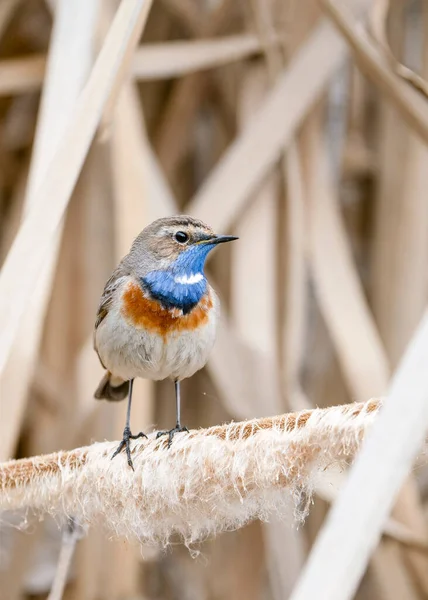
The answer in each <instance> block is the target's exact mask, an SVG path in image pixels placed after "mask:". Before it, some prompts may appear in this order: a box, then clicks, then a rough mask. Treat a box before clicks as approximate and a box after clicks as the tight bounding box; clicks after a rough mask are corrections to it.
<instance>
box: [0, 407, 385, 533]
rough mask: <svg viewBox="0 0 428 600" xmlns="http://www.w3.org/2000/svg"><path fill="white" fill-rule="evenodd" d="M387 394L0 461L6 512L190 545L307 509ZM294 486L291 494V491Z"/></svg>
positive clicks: (0, 497) (0, 494)
mask: <svg viewBox="0 0 428 600" xmlns="http://www.w3.org/2000/svg"><path fill="white" fill-rule="evenodd" d="M380 404H381V403H380V401H379V400H371V401H369V402H366V403H361V404H352V405H345V406H338V407H332V408H328V409H315V410H307V411H302V412H299V413H289V414H285V415H281V416H277V417H270V418H263V419H257V420H253V421H244V422H241V423H232V424H228V425H223V426H218V427H212V428H210V429H201V430H194V431H191V432H190V434H183V435H178V436H176V438H175V439H174V443H173V446H172V447H171V448H170V449H168V448H167V444H166V441H165V440H164V439H162V438H161V439H159V440H156V437H155V436H154V435H153V436H152V437H151V438H150V439H149V440H148V441H144V442H141V443H140V442H138V443H136V444H135V446H134V449H133V455H134V456H133V461H134V466H135V472H133V471H131V470H130V469H129V468H128V467H127V466H126V460H125V457H124V456H120V457H118V458H116V459H115V460H114V461H111V460H110V457H111V455H112V452H113V450H114V448H115V447H116V444H117V443H116V442H104V443H97V444H93V445H92V446H88V447H85V448H77V449H75V450H71V451H69V452H57V453H55V454H50V455H47V456H37V457H33V458H29V459H23V460H17V461H10V462H7V463H3V464H2V465H0V510H6V509H9V510H10V509H20V508H25V507H31V508H33V509H35V510H37V511H41V512H49V513H51V514H53V515H54V516H59V517H64V516H65V517H70V516H74V517H75V518H76V519H77V520H78V521H79V523H82V524H94V523H96V522H98V523H100V522H101V523H104V524H106V525H107V527H108V528H109V529H110V530H113V531H114V532H115V533H117V534H118V535H126V536H129V537H134V538H138V539H140V540H145V541H149V542H157V543H162V544H167V543H168V542H169V541H170V538H171V535H173V534H175V533H178V534H179V535H180V537H181V538H183V539H184V541H185V542H186V543H191V542H195V541H197V540H200V539H203V538H204V537H206V536H207V535H211V534H215V533H218V532H220V531H223V530H227V529H231V528H236V527H239V526H241V525H243V524H244V523H246V522H248V521H249V520H251V519H254V518H262V519H265V518H267V517H268V516H269V515H270V514H272V513H273V512H278V511H279V510H280V509H281V507H283V505H284V503H285V502H287V501H288V499H291V501H292V502H294V504H295V506H296V508H299V505H300V503H301V499H302V493H309V494H310V493H311V491H312V489H313V486H314V484H315V483H316V479H317V477H319V476H320V473H321V472H322V471H323V470H325V469H326V468H327V467H329V466H330V465H332V464H337V463H339V464H344V463H345V462H346V461H349V460H350V459H351V458H352V456H353V455H354V453H355V452H356V451H357V450H358V448H359V446H360V443H361V441H362V439H363V437H364V434H365V431H366V429H367V427H368V426H369V425H370V424H371V423H372V421H373V420H374V417H375V415H376V413H377V412H378V409H379V408H380ZM284 492H287V494H284Z"/></svg>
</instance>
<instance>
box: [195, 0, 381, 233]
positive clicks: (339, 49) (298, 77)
mask: <svg viewBox="0 0 428 600" xmlns="http://www.w3.org/2000/svg"><path fill="white" fill-rule="evenodd" d="M350 4H351V5H352V8H353V10H354V11H355V13H357V14H359V15H363V14H364V13H365V11H366V10H367V9H368V7H369V5H370V2H369V1H367V0H355V1H353V2H351V3H350ZM345 54H346V46H345V43H344V42H343V41H342V40H341V39H340V38H339V37H338V36H337V35H336V33H335V31H334V30H333V29H332V27H331V26H330V24H329V23H326V22H324V21H323V22H321V23H320V24H319V25H318V26H317V27H316V28H314V31H313V33H311V35H310V36H309V38H308V40H307V41H306V43H305V44H304V45H303V46H302V47H301V48H300V49H299V50H298V51H297V52H296V54H295V56H293V58H292V60H291V61H290V63H289V65H288V68H287V69H285V70H284V71H283V72H282V74H281V75H280V77H279V78H278V79H277V82H276V84H275V86H274V87H273V88H272V90H271V91H270V92H269V93H268V94H267V96H266V99H265V101H264V103H263V105H262V106H261V107H260V108H259V110H258V111H257V113H256V114H255V115H254V117H253V119H252V121H251V123H249V124H248V126H247V127H246V128H245V130H244V131H242V133H241V134H240V135H239V136H238V137H237V138H236V139H235V140H234V142H233V143H232V144H231V145H230V147H229V148H228V150H227V152H226V153H225V155H224V157H223V158H222V159H221V161H220V163H219V165H217V166H216V167H215V168H214V169H213V171H212V172H211V173H210V175H209V176H208V177H207V179H206V180H205V182H204V183H203V185H202V187H201V189H199V190H198V192H197V194H196V195H195V197H194V198H193V199H192V201H191V202H190V204H189V205H188V206H187V210H189V211H190V212H191V213H192V214H194V215H195V216H196V217H200V218H203V219H205V220H206V221H207V222H209V223H212V225H213V226H214V227H216V228H218V229H221V230H227V228H228V226H229V225H230V223H231V222H232V221H234V220H235V219H236V218H237V216H238V215H239V214H240V212H241V211H242V210H243V208H244V206H245V204H246V202H247V201H248V198H249V197H250V195H251V191H252V190H254V189H255V188H256V187H257V185H259V184H260V182H261V180H262V179H263V177H264V176H265V175H266V174H267V173H268V172H269V170H270V169H271V168H272V166H273V165H274V163H275V161H277V160H278V158H279V157H280V156H281V152H282V151H283V150H284V148H286V147H287V146H288V145H289V143H290V141H291V140H292V139H293V136H294V135H295V133H296V131H297V129H298V127H299V126H300V124H301V122H302V120H303V119H304V118H305V117H306V115H307V114H308V112H309V110H310V109H311V108H313V106H314V104H315V103H316V101H317V100H318V99H319V97H320V96H321V94H322V93H323V92H324V90H325V86H326V85H327V83H328V82H329V80H330V78H331V76H332V75H333V73H334V72H335V71H336V69H337V68H338V66H339V65H340V64H341V63H342V61H343V59H344V56H345ZM307 73H311V77H307V76H306V75H307ZM261 147H262V148H263V152H262V153H261V152H260V148H261ZM231 199H233V202H232V201H231Z"/></svg>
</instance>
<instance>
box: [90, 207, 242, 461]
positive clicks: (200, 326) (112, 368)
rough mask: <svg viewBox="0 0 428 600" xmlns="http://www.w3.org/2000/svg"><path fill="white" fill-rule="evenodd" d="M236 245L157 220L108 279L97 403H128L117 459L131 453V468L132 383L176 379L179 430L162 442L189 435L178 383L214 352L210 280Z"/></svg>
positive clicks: (194, 225)
mask: <svg viewBox="0 0 428 600" xmlns="http://www.w3.org/2000/svg"><path fill="white" fill-rule="evenodd" d="M236 239H238V238H237V237H236V236H230V235H217V234H215V233H214V231H213V229H212V228H211V227H209V226H208V225H206V224H205V223H203V222H202V221H200V220H199V219H196V218H193V217H191V216H187V215H178V216H173V217H165V218H161V219H158V220H156V221H154V222H153V223H151V224H150V225H148V226H147V227H146V228H145V229H143V231H141V233H140V234H139V235H138V236H137V237H136V238H135V240H134V242H133V243H132V246H131V249H130V251H129V253H128V254H127V255H126V256H125V257H124V258H123V259H122V260H121V261H120V263H119V265H118V266H117V268H116V269H115V270H114V271H113V273H112V275H111V277H110V278H109V279H108V281H107V283H106V285H105V287H104V291H103V293H102V296H101V300H100V303H99V306H98V311H97V314H96V320H95V328H94V337H93V341H94V349H95V351H96V353H97V354H98V357H99V359H100V362H101V365H102V366H103V368H104V369H105V371H106V372H105V374H104V376H103V378H102V380H101V382H100V384H99V386H98V387H97V389H96V391H95V394H94V396H95V398H96V399H98V400H101V399H105V400H109V401H120V400H124V399H125V398H126V397H128V405H127V412H126V422H125V428H124V430H123V437H122V440H121V442H120V444H119V446H118V447H117V449H116V451H115V452H114V454H113V456H112V459H113V458H114V457H115V456H117V455H118V454H120V453H121V452H122V451H123V449H125V451H126V455H127V461H128V465H129V466H130V467H131V468H132V469H133V468H134V467H133V462H132V458H131V449H130V440H134V439H138V438H141V437H147V435H146V434H145V433H144V432H142V431H140V433H138V434H136V435H133V434H132V433H131V428H130V420H131V404H132V390H133V383H134V379H136V378H138V377H141V378H144V379H150V380H154V381H159V380H164V379H170V380H172V381H173V382H174V386H175V405H176V423H175V426H174V427H173V428H172V429H170V430H167V431H159V432H158V434H157V437H160V436H162V435H168V447H170V446H171V443H172V440H173V437H174V435H175V434H176V433H179V432H183V431H188V429H187V428H186V427H185V426H183V425H182V423H181V396H180V383H181V381H183V379H186V378H188V377H191V376H192V375H194V373H196V372H197V371H199V370H200V369H202V367H204V365H205V364H206V362H207V360H208V357H209V354H210V352H211V350H212V348H213V345H214V341H215V335H216V328H217V323H218V319H219V309H220V302H219V299H218V296H217V294H216V293H215V291H214V289H213V288H212V287H211V285H210V284H209V282H208V281H207V278H206V276H205V273H204V265H205V261H206V258H207V256H208V254H209V253H210V252H211V251H212V250H213V249H214V248H216V246H217V245H218V244H222V243H225V242H231V241H233V240H236Z"/></svg>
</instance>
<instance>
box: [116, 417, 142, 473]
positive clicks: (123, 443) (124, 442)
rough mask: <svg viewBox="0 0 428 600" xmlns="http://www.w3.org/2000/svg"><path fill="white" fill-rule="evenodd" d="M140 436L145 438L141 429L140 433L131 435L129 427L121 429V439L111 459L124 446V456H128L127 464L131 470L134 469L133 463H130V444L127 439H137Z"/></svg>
mask: <svg viewBox="0 0 428 600" xmlns="http://www.w3.org/2000/svg"><path fill="white" fill-rule="evenodd" d="M141 437H145V438H147V436H146V434H145V433H143V432H142V431H140V433H137V435H132V433H131V430H130V429H129V427H125V429H124V430H123V438H122V441H121V442H120V444H119V446H118V447H117V449H116V451H115V453H114V454H113V456H112V457H111V460H113V458H114V457H115V456H117V455H118V454H120V453H121V452H122V450H123V449H124V448H126V456H127V457H128V465H129V466H130V467H131V469H132V470H134V465H133V464H132V458H131V447H130V444H129V440H138V438H141Z"/></svg>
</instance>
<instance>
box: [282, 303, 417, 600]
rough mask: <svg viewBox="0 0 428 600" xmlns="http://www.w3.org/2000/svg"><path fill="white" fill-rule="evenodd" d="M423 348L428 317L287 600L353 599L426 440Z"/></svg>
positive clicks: (406, 356)
mask: <svg viewBox="0 0 428 600" xmlns="http://www.w3.org/2000/svg"><path fill="white" fill-rule="evenodd" d="M427 347H428V313H426V314H425V316H424V318H423V320H422V322H421V324H420V325H419V328H418V330H417V332H416V334H415V335H414V337H413V339H412V341H411V343H410V345H409V347H408V349H407V351H406V354H405V355H404V358H403V360H402V362H401V364H400V366H399V368H398V370H397V372H396V374H395V376H394V378H393V381H392V385H391V388H390V393H389V395H388V400H387V401H386V402H385V406H384V407H383V410H382V411H381V414H380V416H379V419H378V420H377V422H376V423H375V424H374V426H373V431H372V432H371V434H370V435H369V436H368V438H367V440H366V442H365V444H364V446H363V448H362V450H361V452H360V454H359V456H358V457H357V459H356V462H355V465H354V466H353V468H352V469H351V472H350V475H349V478H348V480H347V482H346V485H345V487H344V489H343V491H342V492H341V493H340V495H339V497H338V499H337V500H336V502H335V504H334V505H333V507H332V509H331V511H330V513H329V516H328V518H327V521H326V522H325V524H324V526H323V529H322V531H321V533H320V534H319V535H318V537H317V540H316V542H315V544H314V546H313V548H312V552H311V554H310V556H309V560H308V562H307V564H306V567H305V569H304V571H303V573H302V576H301V580H300V582H299V583H298V585H297V587H296V589H295V591H294V592H293V595H292V600H306V599H307V598H311V597H313V596H314V595H316V597H317V599H319V600H348V599H350V598H352V597H353V596H354V594H355V591H356V589H357V586H358V583H359V581H360V579H361V577H362V576H363V574H364V571H365V568H366V566H367V562H368V560H369V558H370V555H371V553H372V552H373V550H374V549H375V547H376V544H377V542H378V540H379V538H380V535H381V531H382V527H383V524H384V522H385V520H386V519H387V517H388V515H389V513H390V511H391V509H392V507H393V504H394V501H395V498H396V497H397V495H398V492H399V490H400V488H401V486H402V485H403V483H404V480H405V478H406V477H407V475H408V473H409V470H410V469H411V467H412V465H413V462H414V460H415V458H416V455H417V453H418V452H420V450H421V447H422V446H423V441H424V438H425V436H426V432H427V428H428V373H427V370H426V352H427ZM409 398H411V402H410V403H409V401H408V399H409ZM391 440H393V443H391ZM406 597H408V596H406Z"/></svg>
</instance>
